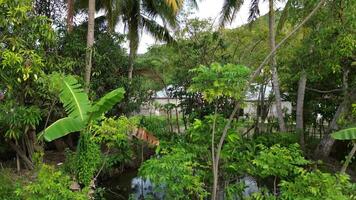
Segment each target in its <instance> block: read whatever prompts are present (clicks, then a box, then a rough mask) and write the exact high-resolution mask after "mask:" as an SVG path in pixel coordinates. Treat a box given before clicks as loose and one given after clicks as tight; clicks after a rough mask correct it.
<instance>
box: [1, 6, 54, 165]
mask: <svg viewBox="0 0 356 200" xmlns="http://www.w3.org/2000/svg"><path fill="white" fill-rule="evenodd" d="M0 29H1V37H0V46H1V48H0V90H1V91H2V95H1V96H2V97H1V102H0V103H1V104H0V110H1V112H0V124H1V125H0V131H1V137H2V138H1V139H4V140H5V141H6V143H8V144H9V145H10V147H11V149H12V150H13V151H15V152H16V153H17V155H18V156H17V161H18V162H17V168H18V170H20V166H21V165H20V164H21V162H20V158H21V160H22V161H24V165H25V166H26V167H27V168H28V169H33V164H32V160H31V156H32V154H33V153H34V151H35V146H36V142H37V141H36V135H35V132H36V131H35V130H36V126H37V125H38V124H39V122H40V121H41V117H42V113H41V110H40V109H41V108H43V107H41V106H42V105H40V104H39V103H38V102H39V101H42V99H40V98H39V96H40V95H39V94H40V92H39V91H38V86H39V84H38V82H37V81H38V78H40V77H41V76H44V75H45V64H46V63H45V62H44V54H45V53H44V52H45V48H48V47H52V45H53V42H54V40H55V34H54V31H53V29H52V27H51V24H50V20H49V19H48V18H46V17H44V16H36V14H35V13H34V12H33V9H32V1H30V0H23V1H10V0H3V1H0ZM46 70H51V68H50V67H48V68H46ZM4 91H6V92H4ZM2 133H4V134H2ZM37 150H38V149H37Z"/></svg>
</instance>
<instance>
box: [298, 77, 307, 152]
mask: <svg viewBox="0 0 356 200" xmlns="http://www.w3.org/2000/svg"><path fill="white" fill-rule="evenodd" d="M306 83H307V74H306V73H305V71H304V70H303V72H302V74H301V76H300V79H299V83H298V97H297V112H296V115H297V116H296V123H297V124H296V131H297V133H298V134H300V146H301V147H302V149H303V150H304V149H305V137H304V121H303V109H304V96H305V86H306Z"/></svg>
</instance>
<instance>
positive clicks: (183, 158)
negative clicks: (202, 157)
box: [139, 147, 207, 199]
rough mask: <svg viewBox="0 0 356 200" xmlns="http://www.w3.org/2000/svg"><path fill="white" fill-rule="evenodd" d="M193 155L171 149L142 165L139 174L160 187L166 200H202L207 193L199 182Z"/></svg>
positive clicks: (182, 150)
mask: <svg viewBox="0 0 356 200" xmlns="http://www.w3.org/2000/svg"><path fill="white" fill-rule="evenodd" d="M194 160H195V155H194V154H192V153H190V152H187V151H186V150H184V149H183V148H179V147H178V148H173V149H172V151H171V152H169V154H166V155H163V156H162V157H160V158H152V159H150V160H147V161H146V162H144V163H143V165H142V166H141V168H140V170H139V174H140V175H141V176H143V177H145V178H148V179H150V180H151V181H152V182H153V183H154V184H155V185H158V186H162V187H157V188H158V189H161V190H164V193H165V198H166V199H196V198H199V199H204V197H206V196H207V191H206V190H205V189H204V183H203V182H202V180H201V176H200V174H201V172H200V170H198V168H199V166H198V163H196V162H194Z"/></svg>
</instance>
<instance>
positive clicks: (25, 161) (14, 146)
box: [9, 141, 34, 170]
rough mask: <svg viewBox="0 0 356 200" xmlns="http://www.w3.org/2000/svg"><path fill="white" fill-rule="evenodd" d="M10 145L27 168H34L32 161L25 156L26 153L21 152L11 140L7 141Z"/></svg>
mask: <svg viewBox="0 0 356 200" xmlns="http://www.w3.org/2000/svg"><path fill="white" fill-rule="evenodd" d="M9 145H10V147H11V148H12V149H13V150H14V151H15V152H16V154H17V155H18V156H19V157H20V158H21V159H22V160H23V161H24V163H25V165H26V166H27V167H28V169H29V170H32V169H34V166H33V163H32V161H31V160H30V159H28V158H27V156H26V153H25V152H23V151H22V150H21V149H20V148H19V147H18V146H17V145H16V144H14V143H13V142H12V141H9Z"/></svg>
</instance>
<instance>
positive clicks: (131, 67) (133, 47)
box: [128, 39, 137, 82]
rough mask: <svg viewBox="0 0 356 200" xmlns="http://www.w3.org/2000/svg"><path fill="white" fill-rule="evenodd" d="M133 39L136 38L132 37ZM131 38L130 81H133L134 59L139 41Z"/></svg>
mask: <svg viewBox="0 0 356 200" xmlns="http://www.w3.org/2000/svg"><path fill="white" fill-rule="evenodd" d="M131 40H135V39H131ZM131 40H130V53H129V72H128V78H129V82H131V81H132V74H133V68H134V61H135V58H136V54H137V43H136V42H135V41H131Z"/></svg>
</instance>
